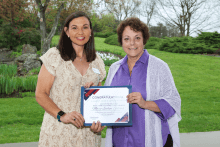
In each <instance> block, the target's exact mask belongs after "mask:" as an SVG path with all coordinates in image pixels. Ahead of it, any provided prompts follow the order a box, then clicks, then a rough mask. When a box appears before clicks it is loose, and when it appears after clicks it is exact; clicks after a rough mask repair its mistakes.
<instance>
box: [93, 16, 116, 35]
mask: <svg viewBox="0 0 220 147" xmlns="http://www.w3.org/2000/svg"><path fill="white" fill-rule="evenodd" d="M91 22H92V27H93V31H94V32H102V33H103V34H106V33H113V34H115V33H116V29H117V26H118V24H119V22H118V21H117V20H116V19H115V17H114V15H113V14H111V13H109V14H102V15H101V16H99V15H97V14H96V13H93V14H92V15H91ZM96 37H102V36H96ZM104 38H106V37H104Z"/></svg>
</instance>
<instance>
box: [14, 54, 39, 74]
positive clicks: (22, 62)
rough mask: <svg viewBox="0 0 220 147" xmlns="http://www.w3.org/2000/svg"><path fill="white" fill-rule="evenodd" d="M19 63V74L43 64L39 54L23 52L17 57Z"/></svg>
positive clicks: (16, 61) (17, 63) (16, 60)
mask: <svg viewBox="0 0 220 147" xmlns="http://www.w3.org/2000/svg"><path fill="white" fill-rule="evenodd" d="M15 63H16V65H17V74H18V75H19V76H20V75H25V74H27V73H28V72H29V71H30V70H32V69H33V68H37V67H40V66H41V61H40V59H39V55H38V54H31V53H27V54H23V55H21V56H19V57H17V58H16V59H15Z"/></svg>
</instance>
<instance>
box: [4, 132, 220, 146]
mask: <svg viewBox="0 0 220 147" xmlns="http://www.w3.org/2000/svg"><path fill="white" fill-rule="evenodd" d="M104 142H105V139H102V145H101V147H105V144H104ZM180 143H181V147H220V131H215V132H196V133H180ZM37 144H38V142H26V143H6V144H0V147H37Z"/></svg>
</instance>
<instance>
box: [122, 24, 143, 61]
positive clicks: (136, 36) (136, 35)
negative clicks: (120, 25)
mask: <svg viewBox="0 0 220 147" xmlns="http://www.w3.org/2000/svg"><path fill="white" fill-rule="evenodd" d="M122 48H123V49H124V51H125V52H126V54H127V55H128V57H140V56H141V55H142V53H143V49H144V43H143V35H142V32H135V31H133V30H132V29H131V27H130V26H127V27H125V29H124V31H123V33H122Z"/></svg>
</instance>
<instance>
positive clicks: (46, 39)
mask: <svg viewBox="0 0 220 147" xmlns="http://www.w3.org/2000/svg"><path fill="white" fill-rule="evenodd" d="M35 2H36V4H37V6H38V9H39V13H40V32H41V53H42V54H43V53H45V52H46V51H47V50H48V49H49V48H50V43H51V40H52V37H53V36H54V34H55V32H56V28H57V24H58V20H59V18H60V13H61V10H62V9H63V8H64V2H63V1H58V3H57V4H56V5H57V7H58V10H57V13H56V16H55V19H54V23H53V27H52V29H51V31H50V33H49V35H47V32H46V16H45V14H46V10H47V7H48V5H49V2H50V0H46V1H45V3H42V2H41V0H35Z"/></svg>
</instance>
